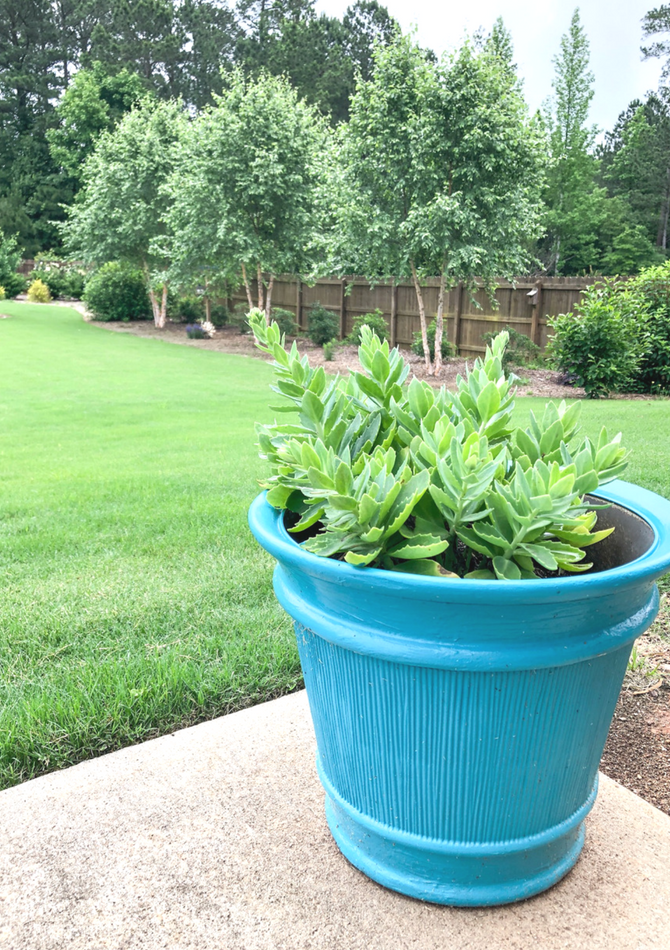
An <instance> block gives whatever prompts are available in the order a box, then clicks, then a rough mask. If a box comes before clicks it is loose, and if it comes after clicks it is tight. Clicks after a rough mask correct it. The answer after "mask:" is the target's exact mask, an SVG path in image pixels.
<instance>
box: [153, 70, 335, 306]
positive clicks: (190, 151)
mask: <svg viewBox="0 0 670 950" xmlns="http://www.w3.org/2000/svg"><path fill="white" fill-rule="evenodd" d="M326 149H327V133H326V126H325V124H324V122H323V120H322V119H321V118H320V117H319V115H318V113H317V112H316V110H315V109H313V108H311V107H310V106H308V105H307V104H306V103H304V102H302V101H301V100H300V99H299V98H298V96H297V94H296V92H295V90H294V89H292V88H291V86H290V84H289V83H288V81H287V80H286V79H284V78H281V77H275V76H270V75H268V74H261V75H260V77H259V78H258V79H256V80H254V79H246V78H245V77H244V76H243V75H242V73H241V72H240V71H235V72H234V73H233V74H231V75H230V76H229V77H228V78H227V86H226V88H225V89H224V92H223V94H222V95H221V96H220V97H217V98H216V100H215V105H214V107H213V108H212V109H209V110H207V111H205V112H204V113H203V114H202V115H201V116H200V117H199V118H198V119H197V120H196V122H194V123H193V125H192V127H191V129H190V133H189V134H188V135H187V136H186V138H185V140H184V144H183V146H182V149H181V153H180V161H179V164H178V165H177V167H176V169H175V171H174V174H173V175H172V177H171V179H170V181H169V182H168V186H167V191H166V193H167V194H168V195H169V209H168V211H167V220H168V222H169V225H170V230H171V234H172V238H171V241H172V245H171V248H172V250H171V254H172V257H173V260H174V264H173V268H172V273H173V274H175V275H176V276H177V279H179V280H182V281H184V280H186V279H187V278H188V276H189V274H193V273H199V272H202V273H210V274H212V275H217V276H218V277H219V278H221V277H232V276H233V275H235V276H237V275H239V273H240V270H241V271H242V274H243V279H244V281H245V285H246V289H247V298H248V301H249V303H251V288H250V283H249V274H250V273H253V274H254V275H255V277H256V280H257V287H258V306H259V308H260V309H264V310H265V312H266V314H267V315H268V319H269V315H270V309H271V300H272V286H273V279H274V275H275V274H277V273H291V274H303V273H305V272H306V271H307V270H309V269H311V268H312V267H313V265H314V257H313V254H312V251H311V248H312V245H313V242H314V234H315V231H316V230H317V228H318V224H319V220H318V209H317V205H318V195H319V185H320V180H321V178H322V176H323V172H322V167H323V165H324V163H325V156H326ZM264 273H268V274H269V278H268V282H267V285H266V283H265V280H264V278H263V274H264Z"/></svg>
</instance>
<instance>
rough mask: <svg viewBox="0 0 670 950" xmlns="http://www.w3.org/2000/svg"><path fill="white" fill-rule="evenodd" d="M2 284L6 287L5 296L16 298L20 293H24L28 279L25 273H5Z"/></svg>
mask: <svg viewBox="0 0 670 950" xmlns="http://www.w3.org/2000/svg"><path fill="white" fill-rule="evenodd" d="M2 286H3V287H4V288H5V296H6V297H7V298H8V299H12V300H13V299H14V297H18V295H19V294H23V293H25V291H26V288H27V287H28V281H27V280H26V278H25V277H24V276H23V274H16V273H12V274H3V275H2Z"/></svg>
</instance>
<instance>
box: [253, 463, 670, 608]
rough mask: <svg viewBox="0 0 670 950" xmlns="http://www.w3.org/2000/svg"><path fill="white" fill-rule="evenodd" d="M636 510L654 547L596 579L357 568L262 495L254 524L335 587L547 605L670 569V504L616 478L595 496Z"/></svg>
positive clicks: (271, 547) (283, 558) (259, 534)
mask: <svg viewBox="0 0 670 950" xmlns="http://www.w3.org/2000/svg"><path fill="white" fill-rule="evenodd" d="M590 494H591V495H592V496H596V497H598V498H602V499H603V501H610V502H613V503H614V504H617V505H619V506H620V507H622V508H625V509H627V510H629V511H631V512H632V513H633V514H635V515H637V517H639V518H641V519H642V520H643V521H645V522H646V523H647V524H648V525H649V527H650V528H651V529H652V531H653V535H654V538H653V541H652V543H651V545H650V546H649V548H648V549H647V550H646V551H645V552H644V554H642V555H640V557H638V558H636V559H635V560H633V561H629V562H628V563H627V564H622V565H620V566H619V567H614V568H609V569H608V570H605V571H599V572H598V573H595V574H582V575H574V576H572V577H552V578H548V577H547V578H538V579H537V580H519V581H505V582H500V581H498V580H494V581H491V580H477V579H470V580H466V579H465V578H460V577H459V578H449V579H444V580H442V579H440V578H434V577H423V576H421V575H418V574H403V573H400V572H394V571H385V570H382V569H380V568H374V567H356V566H354V565H353V564H347V563H346V562H345V561H338V560H334V559H333V558H326V557H319V555H317V554H312V553H311V552H310V551H305V550H304V549H303V548H301V547H300V545H299V544H298V542H297V541H296V540H295V539H294V538H292V537H291V535H290V534H289V533H288V531H287V530H286V527H285V526H284V521H283V511H282V510H280V509H277V508H273V507H272V506H271V505H270V504H268V502H267V500H266V495H267V492H262V493H261V494H260V495H258V496H257V497H256V498H255V500H254V501H253V503H252V505H251V507H250V509H249V524H250V527H251V530H252V533H253V534H254V536H255V538H256V539H257V540H258V541H259V543H260V544H261V545H262V547H264V548H265V549H266V550H267V551H268V552H269V553H270V554H272V555H273V557H275V558H276V559H277V561H279V562H280V563H282V564H287V565H291V566H294V567H295V568H297V569H298V570H300V571H303V572H306V573H307V574H310V575H312V576H314V577H318V578H321V579H322V580H327V581H329V582H331V583H334V584H337V585H338V586H340V585H346V586H348V587H351V588H354V589H358V590H365V591H369V590H370V588H371V587H374V588H375V589H376V590H384V589H385V590H387V591H388V592H389V593H391V592H393V593H394V594H395V595H396V596H401V597H405V598H416V599H421V600H427V601H451V602H454V601H457V602H465V601H472V598H473V595H475V596H476V598H477V600H478V601H479V602H481V603H488V604H491V603H509V602H515V603H519V602H520V601H525V602H531V603H532V602H538V601H542V602H545V603H546V602H547V601H551V600H555V599H560V600H563V599H569V600H581V599H583V598H586V597H592V596H598V595H600V596H602V595H603V594H607V593H608V592H612V591H614V590H616V589H620V588H621V587H627V586H629V585H634V584H639V583H640V582H644V581H650V580H653V579H654V578H656V577H659V576H660V575H661V574H664V573H665V572H666V571H667V570H668V569H670V501H668V500H667V499H666V498H663V497H662V496H661V495H657V494H656V493H655V492H651V491H649V490H647V489H646V488H641V487H640V486H638V485H633V484H632V483H630V482H625V481H621V480H619V479H616V480H615V481H612V482H610V483H609V484H608V485H607V486H606V487H603V488H599V489H598V490H597V491H593V492H591V493H590Z"/></svg>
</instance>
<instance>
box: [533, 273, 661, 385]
mask: <svg viewBox="0 0 670 950" xmlns="http://www.w3.org/2000/svg"><path fill="white" fill-rule="evenodd" d="M646 319H647V311H646V308H645V307H644V305H643V304H642V303H641V300H640V298H639V296H638V295H637V294H636V293H635V292H634V291H633V289H632V288H629V287H627V286H626V285H622V284H620V283H619V282H618V281H616V280H605V281H603V282H602V283H598V284H594V285H593V286H592V287H589V288H588V289H587V290H586V291H584V294H583V296H582V299H581V302H580V304H579V310H578V312H576V313H564V314H560V315H559V316H557V317H555V318H554V319H553V320H551V321H550V323H551V326H552V327H553V330H554V336H553V338H552V339H551V341H550V345H549V353H550V358H551V359H552V360H553V362H554V365H555V366H556V367H557V368H558V369H560V370H562V371H563V372H564V373H566V374H568V376H569V377H571V378H572V379H573V380H574V381H575V382H576V383H577V384H578V385H580V386H583V387H584V389H585V390H586V394H587V395H588V396H590V397H592V398H595V399H597V398H599V397H601V396H608V395H609V394H610V393H612V392H623V391H625V390H626V389H628V390H629V391H630V388H631V387H632V386H633V385H634V381H635V379H636V377H637V373H638V369H639V366H640V363H641V360H642V356H643V353H644V348H645V324H646Z"/></svg>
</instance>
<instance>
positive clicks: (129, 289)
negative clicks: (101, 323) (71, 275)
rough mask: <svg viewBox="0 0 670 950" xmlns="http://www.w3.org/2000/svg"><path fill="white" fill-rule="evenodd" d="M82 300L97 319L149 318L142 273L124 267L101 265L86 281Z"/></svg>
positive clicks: (126, 266)
mask: <svg viewBox="0 0 670 950" xmlns="http://www.w3.org/2000/svg"><path fill="white" fill-rule="evenodd" d="M83 299H84V302H85V304H86V306H87V307H88V309H89V310H90V311H91V313H92V314H93V315H94V316H95V318H96V319H97V320H148V319H150V318H151V304H150V303H149V295H148V293H147V288H146V284H145V282H144V277H143V275H142V272H141V271H139V270H136V269H135V268H133V267H130V266H128V265H127V264H121V263H117V262H113V263H110V264H103V265H102V267H100V268H98V270H96V271H95V272H94V273H93V274H92V276H91V277H89V279H88V281H87V282H86V290H85V291H84V298H83Z"/></svg>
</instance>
